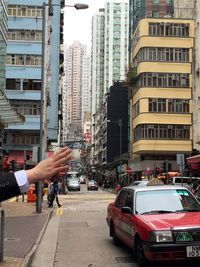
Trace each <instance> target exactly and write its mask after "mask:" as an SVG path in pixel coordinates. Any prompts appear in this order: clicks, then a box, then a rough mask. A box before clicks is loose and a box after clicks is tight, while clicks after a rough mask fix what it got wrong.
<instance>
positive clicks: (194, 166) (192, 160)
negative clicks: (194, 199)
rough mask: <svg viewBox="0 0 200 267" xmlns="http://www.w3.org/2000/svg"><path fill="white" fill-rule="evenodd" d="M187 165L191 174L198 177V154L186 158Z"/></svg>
mask: <svg viewBox="0 0 200 267" xmlns="http://www.w3.org/2000/svg"><path fill="white" fill-rule="evenodd" d="M187 165H188V170H189V173H190V175H191V176H195V177H200V154H198V155H195V156H192V157H189V158H187Z"/></svg>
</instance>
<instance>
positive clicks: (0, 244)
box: [0, 208, 5, 262]
mask: <svg viewBox="0 0 200 267" xmlns="http://www.w3.org/2000/svg"><path fill="white" fill-rule="evenodd" d="M0 214H1V218H0V262H3V253H4V223H5V215H4V209H3V208H0Z"/></svg>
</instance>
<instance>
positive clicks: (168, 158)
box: [128, 18, 194, 177]
mask: <svg viewBox="0 0 200 267" xmlns="http://www.w3.org/2000/svg"><path fill="white" fill-rule="evenodd" d="M132 36H133V37H132V39H131V46H130V47H131V54H130V60H131V61H130V69H129V75H128V82H129V87H130V116H131V121H130V162H129V164H130V166H131V167H132V169H133V170H134V171H135V172H136V173H138V174H139V177H141V175H142V173H143V172H144V171H149V173H154V172H155V169H161V171H162V164H163V162H167V171H169V170H179V167H180V166H178V165H177V162H176V156H177V154H184V155H185V154H189V153H191V151H192V145H193V143H192V140H193V135H192V82H193V81H192V60H193V47H194V22H193V20H183V19H180V20H179V19H176V20H174V19H170V18H144V19H141V20H140V22H139V24H138V26H137V28H136V30H135V31H134V33H133V35H132Z"/></svg>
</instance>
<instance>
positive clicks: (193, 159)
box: [187, 154, 200, 164]
mask: <svg viewBox="0 0 200 267" xmlns="http://www.w3.org/2000/svg"><path fill="white" fill-rule="evenodd" d="M187 163H188V164H192V163H200V154H198V155H196V156H193V157H189V158H187Z"/></svg>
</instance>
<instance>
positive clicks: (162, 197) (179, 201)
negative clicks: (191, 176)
mask: <svg viewBox="0 0 200 267" xmlns="http://www.w3.org/2000/svg"><path fill="white" fill-rule="evenodd" d="M106 220H107V223H108V226H109V228H110V236H111V237H112V239H113V242H114V244H116V245H118V244H120V242H121V241H123V242H124V243H125V244H126V245H127V246H129V247H130V248H132V249H133V253H134V256H135V257H136V260H137V263H138V266H139V267H144V266H147V264H148V262H149V261H176V260H197V261H199V262H200V203H199V202H198V201H197V199H196V198H195V197H194V196H193V195H192V194H191V192H190V191H189V190H188V189H186V188H184V187H181V186H169V185H154V186H140V187H139V186H128V187H124V188H123V189H121V191H120V192H119V194H118V195H117V197H116V200H115V202H114V203H110V204H109V205H108V208H107V218H106Z"/></svg>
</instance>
